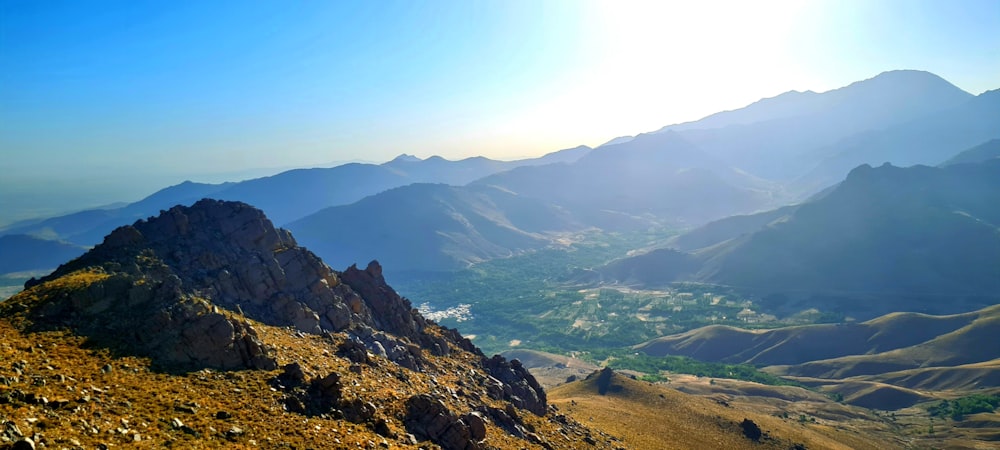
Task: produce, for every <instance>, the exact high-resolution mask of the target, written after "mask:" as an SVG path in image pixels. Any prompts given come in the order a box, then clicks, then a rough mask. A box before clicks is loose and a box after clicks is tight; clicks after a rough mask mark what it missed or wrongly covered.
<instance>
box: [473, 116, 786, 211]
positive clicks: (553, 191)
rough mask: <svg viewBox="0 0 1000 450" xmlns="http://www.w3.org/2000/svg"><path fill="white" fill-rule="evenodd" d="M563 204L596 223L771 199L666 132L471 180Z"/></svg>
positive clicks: (739, 207)
mask: <svg viewBox="0 0 1000 450" xmlns="http://www.w3.org/2000/svg"><path fill="white" fill-rule="evenodd" d="M475 184H478V185H490V186H498V187H501V188H503V189H506V190H510V191H512V192H516V193H517V194H519V195H522V196H525V197H531V198H536V199H540V200H544V201H547V202H551V203H553V204H555V205H559V206H562V207H565V208H566V209H568V210H570V211H572V212H573V213H574V214H575V215H577V217H580V218H581V220H583V221H584V222H586V223H588V224H592V225H595V226H598V227H601V228H608V229H616V228H635V227H644V226H648V225H649V224H650V223H655V222H668V223H700V222H704V221H707V220H710V219H715V218H719V217H724V216H726V215H730V214H734V213H740V212H744V213H745V212H750V211H754V210H756V209H758V208H761V207H763V206H766V205H769V204H770V203H771V202H772V200H773V199H772V195H773V193H772V192H771V189H772V188H774V186H772V185H770V184H768V183H767V182H765V181H763V180H759V179H756V178H754V177H752V176H749V175H746V174H744V173H741V172H739V171H736V170H734V169H732V168H730V167H728V166H726V165H725V164H723V163H721V162H720V161H719V160H717V159H716V158H714V157H712V156H709V155H708V154H707V153H705V152H703V151H702V150H700V149H699V148H697V147H696V146H694V145H693V144H691V143H690V142H688V141H686V140H684V139H683V138H682V137H680V136H679V135H677V134H676V133H674V132H667V133H661V134H649V135H640V136H637V137H636V138H635V139H632V140H631V141H628V142H625V143H620V144H616V145H610V146H605V147H600V148H597V149H595V150H593V151H591V152H590V153H588V154H587V155H586V156H584V157H583V158H580V159H579V160H578V161H576V162H575V163H572V164H554V165H548V166H541V167H522V168H518V169H514V170H511V171H508V172H504V173H500V174H497V175H493V176H490V177H486V178H484V179H481V180H478V181H476V182H475Z"/></svg>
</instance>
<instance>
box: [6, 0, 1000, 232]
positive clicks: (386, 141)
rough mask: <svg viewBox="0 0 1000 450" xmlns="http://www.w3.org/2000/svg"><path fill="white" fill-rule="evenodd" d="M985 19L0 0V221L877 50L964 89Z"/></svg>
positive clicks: (786, 80)
mask: <svg viewBox="0 0 1000 450" xmlns="http://www.w3.org/2000/svg"><path fill="white" fill-rule="evenodd" d="M998 30H1000V4H998V3H997V2H995V1H990V0H983V1H961V2H933V1H885V2H867V1H840V2H833V1H816V2H800V1H769V2H753V3H748V2H698V3H691V2H676V3H667V2H657V1H653V2H621V1H616V2H576V1H566V2H554V1H553V2H532V1H504V2H419V3H413V2H392V3H371V2H329V3H327V2H320V3H311V4H288V3H283V2H254V3H249V4H248V3H245V2H211V3H201V2H189V3H182V2H170V3H152V4H150V3H144V2H139V3H137V2H101V3H99V4H92V3H59V4H49V3H45V4H40V3H37V2H4V3H3V4H2V5H0V149H2V152H3V158H2V160H0V173H2V177H0V210H2V211H4V213H2V214H3V215H4V217H0V223H3V222H10V221H12V220H15V219H19V218H24V217H23V216H26V215H28V214H38V213H45V212H56V211H57V210H69V209H74V208H76V209H82V208H85V207H91V206H94V205H97V204H101V203H108V202H113V201H132V200H136V199H138V198H141V197H143V196H144V195H147V194H149V193H151V192H153V191H155V190H156V189H158V188H161V187H163V186H165V185H168V184H171V183H176V182H179V181H182V180H184V179H193V180H197V181H222V180H239V179H243V178H248V177H251V176H255V175H260V174H263V173H268V170H270V171H271V172H272V173H273V172H276V171H277V169H280V168H289V167H305V166H330V165H333V164H334V162H335V161H351V160H366V161H385V160H388V159H391V158H392V157H393V156H395V155H397V154H400V153H409V154H415V155H417V156H420V157H428V156H431V155H441V156H444V157H446V158H450V159H458V158H463V157H468V156H473V155H484V156H487V157H492V158H497V159H504V158H508V159H509V158H515V157H523V156H535V155H540V154H542V153H545V152H549V151H554V150H557V149H560V148H568V147H573V146H576V145H580V144H586V145H591V146H597V145H600V144H601V143H603V142H606V141H608V140H610V139H612V138H614V137H616V136H621V135H634V134H636V133H640V132H644V131H649V130H653V129H657V128H659V127H661V126H664V125H667V124H671V123H679V122H684V121H690V120H695V119H698V118H700V117H703V116H705V115H707V114H710V113H713V112H716V111H720V110H726V109H734V108H738V107H742V106H745V105H746V104H749V103H752V102H754V101H756V100H758V99H760V98H762V97H769V96H774V95H777V94H779V93H781V92H783V91H786V90H788V89H789V88H793V89H798V90H814V91H825V90H829V89H832V88H836V87H839V86H843V85H845V84H848V83H850V82H851V81H854V80H859V79H864V78H868V77H871V76H874V75H875V74H877V73H879V72H882V71H885V70H890V69H900V68H912V69H920V70H927V71H931V72H934V73H936V74H938V75H940V76H942V77H944V78H945V79H947V80H949V81H951V82H953V83H955V84H956V85H957V86H959V87H960V88H962V89H964V90H966V91H968V92H971V93H973V94H978V93H980V92H982V91H984V90H986V89H989V88H992V87H995V86H994V85H995V84H996V79H997V75H998V74H1000V31H998ZM259 169H263V170H259ZM26 205H30V208H29V207H28V206H26ZM26 208H28V209H30V211H29V212H25V211H26Z"/></svg>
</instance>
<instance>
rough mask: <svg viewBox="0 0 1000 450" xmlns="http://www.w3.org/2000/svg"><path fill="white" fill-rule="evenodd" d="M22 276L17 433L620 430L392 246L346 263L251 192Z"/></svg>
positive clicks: (112, 436)
mask: <svg viewBox="0 0 1000 450" xmlns="http://www.w3.org/2000/svg"><path fill="white" fill-rule="evenodd" d="M25 288H26V289H25V291H23V292H22V293H20V294H18V295H15V296H14V297H12V298H11V299H9V300H7V301H4V302H2V303H0V336H2V342H3V343H4V345H3V346H0V357H2V358H3V360H4V361H13V363H12V364H4V365H3V367H0V380H2V385H0V413H2V414H3V416H4V428H3V430H2V431H0V433H2V441H0V442H3V444H2V445H4V446H5V447H10V448H31V447H33V446H35V445H36V443H37V444H38V445H42V446H45V447H53V446H58V444H57V443H58V442H63V440H66V443H68V444H69V443H71V444H72V445H74V446H84V445H86V446H87V447H90V446H94V447H97V446H108V445H109V444H113V445H126V444H128V445H136V444H143V445H150V446H173V447H183V448H209V447H211V448H220V447H229V448H232V447H253V446H265V447H272V446H273V447H282V448H291V447H295V448H305V447H313V448H321V447H330V446H336V447H340V446H349V447H358V446H360V447H366V448H374V447H377V446H381V447H389V446H394V447H395V446H406V447H411V446H412V447H416V446H422V447H430V446H435V445H436V446H439V447H440V448H444V449H466V450H470V449H471V450H476V449H485V448H498V449H513V448H524V447H529V446H532V447H534V446H542V447H547V448H554V449H555V448H578V447H579V446H578V445H574V444H572V443H567V442H565V441H564V440H563V439H564V438H563V436H567V435H575V436H580V437H581V438H583V437H586V438H587V439H588V442H592V444H588V445H597V446H599V447H604V448H609V447H611V446H612V443H611V439H610V437H609V436H607V435H606V434H603V433H601V432H599V431H596V430H591V429H589V428H587V427H585V426H583V425H581V424H579V423H578V422H576V421H575V420H573V419H570V418H567V417H565V416H561V415H558V414H555V413H554V412H553V411H552V410H551V408H549V407H548V405H547V402H546V396H545V392H544V390H543V389H542V388H541V387H540V386H539V385H538V383H537V382H536V381H535V380H534V378H533V377H532V376H531V374H530V373H528V371H527V370H526V369H524V367H523V366H522V365H521V364H520V363H519V362H518V361H507V360H505V359H504V358H503V357H500V356H494V357H492V358H487V357H486V356H484V355H483V354H482V352H480V351H479V350H478V349H477V348H475V346H473V345H472V344H471V342H470V341H469V340H468V339H464V338H462V337H461V336H460V335H459V334H458V332H457V331H455V330H449V329H445V328H441V327H440V326H438V325H436V324H434V323H433V322H429V321H427V320H425V319H424V318H423V317H422V316H421V315H420V314H419V313H418V312H417V311H416V310H414V309H413V308H412V306H411V304H410V302H409V301H408V300H406V299H403V298H401V297H400V296H399V295H398V294H396V292H395V291H394V290H393V289H392V288H391V287H389V286H388V285H387V284H385V280H384V278H383V277H382V273H381V266H380V265H379V264H378V263H376V262H373V263H371V264H369V265H368V267H367V268H366V269H363V270H362V269H358V268H357V267H354V266H352V267H350V268H348V269H347V270H345V271H343V272H337V271H333V270H332V269H330V268H329V267H328V266H327V265H326V264H324V263H323V262H322V261H321V260H320V259H319V258H317V257H316V256H315V255H314V254H312V253H311V252H310V251H308V250H306V249H304V248H302V247H300V246H298V245H297V243H296V241H295V240H294V238H293V237H292V236H291V235H290V234H289V233H288V232H287V231H285V230H281V229H276V228H274V227H273V226H272V224H271V222H270V220H268V219H267V218H266V217H265V216H264V215H263V213H262V212H261V211H260V210H257V209H255V208H253V207H250V206H249V205H246V204H243V203H237V202H221V201H216V200H202V201H199V202H197V203H195V204H194V205H193V206H191V207H182V206H177V207H173V208H171V209H169V210H167V211H164V212H163V213H162V214H160V215H159V216H157V217H152V218H150V219H148V220H143V221H138V222H136V223H135V224H133V225H131V226H123V227H120V228H118V229H116V230H115V231H113V232H112V233H111V234H109V235H108V236H107V237H106V238H105V239H104V242H103V243H101V244H100V245H98V246H96V247H95V248H93V249H91V250H90V251H88V252H87V253H86V254H84V255H83V256H81V257H79V258H77V259H74V260H72V261H70V262H68V263H66V264H63V265H62V266H60V267H59V269H57V270H56V271H55V272H53V273H52V274H50V275H48V276H46V277H43V278H42V279H39V280H34V279H33V280H31V281H29V282H28V283H27V284H26V286H25ZM74 405H75V406H74ZM81 405H83V406H81ZM38 417H60V418H62V419H60V420H54V419H44V422H42V421H39V420H35V419H37V418H38ZM109 431H110V432H109ZM376 442H379V443H380V444H376ZM390 442H391V443H392V444H390Z"/></svg>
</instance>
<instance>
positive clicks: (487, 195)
mask: <svg viewBox="0 0 1000 450" xmlns="http://www.w3.org/2000/svg"><path fill="white" fill-rule="evenodd" d="M289 228H290V229H291V230H292V231H293V232H294V233H295V235H296V236H299V237H300V239H302V242H303V243H305V244H306V245H307V246H309V248H312V249H315V251H316V252H317V253H318V254H320V255H322V256H323V258H324V259H325V260H329V261H332V262H333V263H334V264H345V265H346V264H352V263H355V262H357V261H366V260H370V259H376V258H377V259H379V260H380V261H385V262H386V265H387V266H389V267H394V268H395V269H394V270H449V269H456V268H461V267H465V266H467V265H468V264H470V263H474V262H479V261H483V260H486V259H491V258H496V257H504V256H510V255H513V254H516V253H518V252H521V251H524V250H529V249H536V248H541V247H545V246H547V245H550V244H551V243H552V236H551V235H549V234H548V233H549V232H556V231H567V230H579V229H581V228H583V226H582V225H581V224H579V223H578V222H577V221H576V220H575V219H574V218H573V217H572V216H571V215H570V214H568V213H567V212H566V211H564V210H562V209H560V208H557V207H554V206H551V205H548V204H545V203H543V202H541V201H538V200H535V199H531V198H525V197H523V196H519V195H516V194H513V193H511V192H509V191H504V190H501V189H497V188H494V187H490V186H467V187H456V186H447V185H443V184H413V185H409V186H404V187H400V188H396V189H392V190H389V191H386V192H383V193H381V194H378V195H374V196H371V197H368V198H365V199H364V200H361V201H359V202H357V203H354V204H351V205H346V206H336V207H332V208H327V209H324V210H322V211H320V212H318V213H316V214H313V215H310V216H309V217H306V218H304V219H302V220H298V221H295V222H293V223H291V224H289Z"/></svg>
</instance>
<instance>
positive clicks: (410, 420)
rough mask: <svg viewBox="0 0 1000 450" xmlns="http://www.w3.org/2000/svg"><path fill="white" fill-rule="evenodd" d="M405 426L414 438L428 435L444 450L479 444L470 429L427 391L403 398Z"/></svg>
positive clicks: (475, 448)
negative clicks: (404, 401)
mask: <svg viewBox="0 0 1000 450" xmlns="http://www.w3.org/2000/svg"><path fill="white" fill-rule="evenodd" d="M403 425H404V426H405V427H406V430H407V431H409V432H410V433H412V434H413V435H414V436H416V437H417V439H429V440H430V441H431V442H433V443H435V444H437V445H440V446H441V448H443V449H445V450H478V449H481V448H483V447H482V446H481V445H480V444H479V443H478V442H476V441H475V440H473V438H472V433H471V431H470V429H469V426H468V424H466V423H465V422H464V421H462V420H461V419H459V418H457V417H455V415H454V414H452V412H451V411H449V410H448V407H447V406H445V404H444V403H442V402H441V401H440V400H436V399H434V398H433V397H431V396H430V395H427V394H420V395H416V396H413V397H410V398H409V399H407V400H406V417H405V418H404V419H403Z"/></svg>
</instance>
